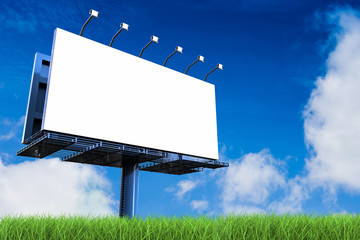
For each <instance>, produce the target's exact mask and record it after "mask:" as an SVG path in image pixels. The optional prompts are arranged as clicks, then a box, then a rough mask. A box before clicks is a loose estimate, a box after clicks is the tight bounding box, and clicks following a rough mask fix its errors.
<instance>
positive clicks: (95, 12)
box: [79, 9, 99, 36]
mask: <svg viewBox="0 0 360 240" xmlns="http://www.w3.org/2000/svg"><path fill="white" fill-rule="evenodd" d="M89 14H90V16H89V18H88V20H86V22H85V23H84V25H83V26H82V28H81V31H80V34H79V35H80V36H82V34H83V32H84V28H85V26H86V25H87V24H88V23H89V21H90V19H91V18H93V17H96V18H98V16H99V12H98V11H95V10H94V9H91V10H90V12H89Z"/></svg>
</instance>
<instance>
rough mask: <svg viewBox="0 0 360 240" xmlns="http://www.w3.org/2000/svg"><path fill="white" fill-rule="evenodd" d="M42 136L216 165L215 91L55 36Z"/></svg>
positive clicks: (154, 67)
mask: <svg viewBox="0 0 360 240" xmlns="http://www.w3.org/2000/svg"><path fill="white" fill-rule="evenodd" d="M45 108H46V110H45V113H44V121H43V129H44V130H49V131H56V132H62V133H68V134H74V135H79V136H84V137H91V138H97V139H103V140H108V141H114V142H119V143H124V144H130V145H136V146H142V147H148V148H153V149H158V150H163V151H169V152H176V153H181V154H186V155H192V156H198V157H204V158H209V159H218V145H217V126H216V106H215V87H214V85H212V84H209V83H207V82H204V81H201V80H199V79H196V78H193V77H190V76H188V75H185V74H182V73H179V72H176V71H174V70H171V69H168V68H165V67H163V66H160V65H158V64H155V63H152V62H149V61H147V60H144V59H141V58H138V57H135V56H133V55H130V54H127V53H124V52H122V51H119V50H116V49H114V48H110V47H108V46H105V45H103V44H99V43H97V42H94V41H92V40H89V39H86V38H83V37H80V36H78V35H75V34H72V33H69V32H66V31H64V30H61V29H57V30H56V33H55V40H54V45H53V53H52V56H51V72H50V79H49V85H48V92H47V101H46V107H45Z"/></svg>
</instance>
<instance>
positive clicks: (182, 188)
mask: <svg viewBox="0 0 360 240" xmlns="http://www.w3.org/2000/svg"><path fill="white" fill-rule="evenodd" d="M199 183H200V181H192V180H182V181H180V182H178V184H177V186H178V190H177V191H176V193H175V196H176V197H177V198H178V199H179V200H182V199H183V197H184V195H185V194H186V193H188V192H190V191H192V190H193V189H194V188H195V187H196V186H198V185H199Z"/></svg>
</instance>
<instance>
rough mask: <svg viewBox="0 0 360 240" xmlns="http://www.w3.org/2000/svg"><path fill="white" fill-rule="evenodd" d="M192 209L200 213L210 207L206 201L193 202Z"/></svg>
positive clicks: (191, 203)
mask: <svg viewBox="0 0 360 240" xmlns="http://www.w3.org/2000/svg"><path fill="white" fill-rule="evenodd" d="M190 205H191V208H192V209H193V210H197V211H198V212H199V213H201V212H203V211H205V210H207V209H208V207H209V202H208V201H206V200H193V201H191V202H190Z"/></svg>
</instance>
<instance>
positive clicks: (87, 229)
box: [0, 214, 360, 240]
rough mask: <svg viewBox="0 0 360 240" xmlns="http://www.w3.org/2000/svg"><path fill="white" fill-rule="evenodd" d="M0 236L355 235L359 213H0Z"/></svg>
mask: <svg viewBox="0 0 360 240" xmlns="http://www.w3.org/2000/svg"><path fill="white" fill-rule="evenodd" d="M0 239H1V240H3V239H126V240H127V239H151V240H153V239H187V240H190V239H292V240H293V239H360V215H328V216H310V215H261V214H255V215H243V216H227V217H216V218H208V217H182V218H176V217H173V218H164V217H163V218H161V217H160V218H152V217H148V218H146V219H141V218H133V219H128V218H118V217H114V216H112V217H101V218H100V217H51V216H30V217H3V218H2V219H1V221H0Z"/></svg>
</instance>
